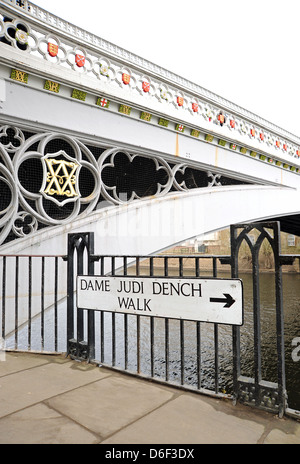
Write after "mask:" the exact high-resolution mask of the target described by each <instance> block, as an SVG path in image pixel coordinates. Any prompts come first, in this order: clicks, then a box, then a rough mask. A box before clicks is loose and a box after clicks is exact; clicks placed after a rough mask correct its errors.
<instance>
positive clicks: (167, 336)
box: [164, 256, 170, 382]
mask: <svg viewBox="0 0 300 464" xmlns="http://www.w3.org/2000/svg"><path fill="white" fill-rule="evenodd" d="M164 275H165V277H168V276H169V258H168V257H167V256H166V257H165V258H164ZM169 357H170V353H169V319H168V318H166V319H165V366H166V371H165V379H166V382H168V381H169Z"/></svg>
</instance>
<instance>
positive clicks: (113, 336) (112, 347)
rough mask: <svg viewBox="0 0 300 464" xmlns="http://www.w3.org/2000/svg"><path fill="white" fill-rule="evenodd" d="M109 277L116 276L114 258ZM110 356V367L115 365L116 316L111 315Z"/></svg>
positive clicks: (113, 257)
mask: <svg viewBox="0 0 300 464" xmlns="http://www.w3.org/2000/svg"><path fill="white" fill-rule="evenodd" d="M111 275H112V276H115V275H116V258H115V256H112V257H111ZM111 330H112V332H111V354H112V366H115V364H116V314H115V313H112V314H111Z"/></svg>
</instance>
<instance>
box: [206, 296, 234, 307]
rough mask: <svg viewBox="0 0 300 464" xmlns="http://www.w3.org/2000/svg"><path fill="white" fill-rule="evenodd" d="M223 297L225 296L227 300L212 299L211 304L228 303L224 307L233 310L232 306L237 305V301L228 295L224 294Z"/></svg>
mask: <svg viewBox="0 0 300 464" xmlns="http://www.w3.org/2000/svg"><path fill="white" fill-rule="evenodd" d="M223 295H224V296H225V298H211V299H210V302H211V303H226V304H225V305H224V308H231V306H232V305H233V304H234V303H235V300H234V299H233V298H232V296H231V295H229V294H228V293H223Z"/></svg>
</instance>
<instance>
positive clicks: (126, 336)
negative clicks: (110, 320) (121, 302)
mask: <svg viewBox="0 0 300 464" xmlns="http://www.w3.org/2000/svg"><path fill="white" fill-rule="evenodd" d="M124 361H125V366H124V367H125V370H127V369H128V314H124Z"/></svg>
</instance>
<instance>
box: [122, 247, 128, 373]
mask: <svg viewBox="0 0 300 464" xmlns="http://www.w3.org/2000/svg"><path fill="white" fill-rule="evenodd" d="M127 265H128V264H127V256H124V258H123V272H124V276H127V275H128V269H127ZM123 320H124V364H125V365H124V369H125V370H127V369H128V314H124V315H123Z"/></svg>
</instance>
